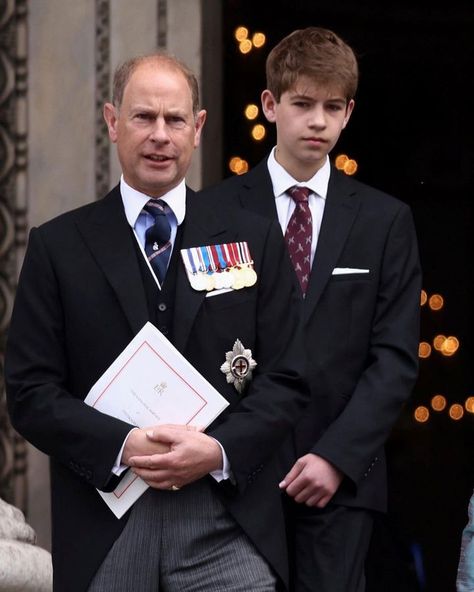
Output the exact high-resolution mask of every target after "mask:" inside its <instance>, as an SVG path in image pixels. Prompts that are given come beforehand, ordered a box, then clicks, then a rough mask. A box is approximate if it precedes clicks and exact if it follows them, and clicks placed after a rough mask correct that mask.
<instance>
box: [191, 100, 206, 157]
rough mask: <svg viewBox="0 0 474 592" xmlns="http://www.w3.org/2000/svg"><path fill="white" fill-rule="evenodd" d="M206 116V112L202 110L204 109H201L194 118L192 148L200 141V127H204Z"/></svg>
mask: <svg viewBox="0 0 474 592" xmlns="http://www.w3.org/2000/svg"><path fill="white" fill-rule="evenodd" d="M206 117H207V112H206V111H204V109H201V111H199V113H198V114H197V115H196V117H195V118H194V148H197V147H198V146H199V143H200V141H201V133H202V128H203V127H204V123H205V121H206Z"/></svg>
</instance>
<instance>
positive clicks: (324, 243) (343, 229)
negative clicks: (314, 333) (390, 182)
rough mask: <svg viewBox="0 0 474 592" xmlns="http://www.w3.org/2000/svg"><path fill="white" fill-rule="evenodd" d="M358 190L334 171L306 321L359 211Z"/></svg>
mask: <svg viewBox="0 0 474 592" xmlns="http://www.w3.org/2000/svg"><path fill="white" fill-rule="evenodd" d="M359 206H360V203H359V199H358V197H357V195H356V192H355V190H354V186H353V185H352V184H351V183H349V182H348V180H347V179H346V178H345V177H344V176H343V175H342V173H339V172H338V171H335V170H334V169H332V170H331V177H330V180H329V186H328V194H327V197H326V205H325V207H324V215H323V220H322V224H321V232H320V235H319V238H318V246H317V249H316V254H315V256H314V261H313V267H312V270H311V276H310V280H309V285H308V290H307V292H306V298H305V306H304V317H305V321H306V320H308V319H309V317H310V315H311V314H312V312H313V311H314V309H315V307H316V305H317V303H318V301H319V298H320V297H321V294H322V293H323V291H324V288H325V286H326V284H327V282H328V281H329V279H330V278H331V275H332V272H333V269H334V267H335V266H336V264H337V261H338V259H339V256H340V254H341V251H342V249H343V247H344V244H345V242H346V240H347V237H348V235H349V232H350V229H351V227H352V224H353V222H354V219H355V217H356V215H357V212H358V210H359Z"/></svg>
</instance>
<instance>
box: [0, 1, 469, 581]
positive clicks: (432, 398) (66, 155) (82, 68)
mask: <svg viewBox="0 0 474 592" xmlns="http://www.w3.org/2000/svg"><path fill="white" fill-rule="evenodd" d="M310 25H314V26H323V27H327V28H330V29H333V30H334V31H335V32H337V33H338V34H339V35H340V36H341V37H343V38H344V39H345V40H346V41H347V42H348V43H349V44H350V45H351V46H352V47H353V48H354V50H355V51H356V54H357V56H358V58H359V64H360V72H361V76H360V85H359V90H358V93H357V96H356V107H355V111H354V113H353V115H352V118H351V121H350V124H349V126H348V128H347V130H345V131H344V132H343V135H342V137H341V139H340V141H339V144H338V145H337V146H336V148H335V150H334V152H333V154H332V158H333V160H334V161H335V162H336V163H337V166H338V167H340V168H341V170H344V172H346V174H352V175H354V176H355V177H356V178H357V179H359V180H361V181H363V182H365V183H368V184H370V185H373V186H376V187H378V188H380V189H382V190H384V191H386V192H388V193H391V194H393V195H395V196H397V197H399V198H400V199H402V200H404V201H405V202H407V203H408V204H409V205H410V206H411V208H412V210H413V213H414V217H415V223H416V226H417V232H418V238H419V245H420V253H421V260H422V266H423V274H424V281H423V288H424V291H423V293H422V295H421V298H420V306H421V307H422V311H421V312H422V314H421V317H422V325H421V343H420V352H419V353H420V377H419V380H418V383H417V385H416V388H415V391H414V394H413V396H412V398H411V399H410V400H409V402H408V403H407V404H406V406H405V409H404V411H403V413H402V415H401V417H400V420H399V422H398V424H397V425H396V427H395V429H394V430H393V433H392V436H391V438H390V440H389V442H388V453H389V460H390V467H389V488H390V489H389V491H390V500H389V502H390V510H389V513H388V514H387V515H386V516H380V517H379V518H378V520H377V522H376V528H375V532H374V537H373V544H372V548H371V553H370V557H369V563H368V581H369V590H370V592H376V591H377V592H378V591H380V590H381V589H383V590H385V591H386V592H392V591H393V592H412V591H413V592H415V591H416V592H454V590H455V586H454V582H455V576H456V568H457V561H458V557H459V545H460V537H461V531H462V528H463V527H464V525H465V524H466V521H467V505H468V501H469V497H470V495H471V493H472V490H473V487H474V454H473V451H474V380H473V364H472V360H473V345H474V344H473V339H474V337H473V328H474V327H473V303H474V298H473V296H474V293H473V287H472V286H473V283H474V282H473V281H472V280H473V279H474V278H473V274H474V271H473V265H472V255H473V246H474V245H473V241H474V239H473V232H472V230H473V197H474V196H473V187H474V178H473V177H474V174H473V171H474V165H473V163H474V142H473V132H474V130H473V124H472V114H471V109H472V96H473V93H472V90H473V81H472V79H473V73H474V36H473V33H474V5H473V4H472V1H471V0H469V1H467V0H466V1H461V0H453V1H452V2H450V3H449V4H444V5H443V6H442V7H435V6H433V5H432V4H431V3H430V2H428V1H426V0H417V1H416V2H401V1H399V2H394V1H393V0H386V1H385V2H384V3H380V2H376V1H375V0H363V1H361V2H357V3H356V2H349V1H348V0H333V1H332V2H330V3H328V2H324V3H323V2H318V1H316V0H291V1H285V0H272V1H267V0H259V1H258V2H255V1H251V0H222V1H219V0H137V1H136V2H133V3H130V2H127V1H126V0H30V1H29V2H28V1H27V0H17V1H14V0H0V109H1V110H0V360H1V356H2V355H3V351H4V344H5V339H6V333H7V327H8V319H9V315H10V310H11V304H12V301H13V297H14V290H15V283H16V278H17V273H18V269H19V267H20V265H21V260H22V256H23V252H24V246H25V242H26V236H27V232H28V229H29V227H31V226H32V225H34V224H38V223H40V222H42V221H43V220H45V219H47V218H50V217H52V216H53V215H55V214H57V213H59V212H61V211H64V210H67V209H70V208H71V207H75V206H76V205H81V204H82V203H85V202H87V201H91V200H93V199H96V198H99V197H100V196H102V195H103V194H104V193H105V191H106V190H107V189H108V188H109V187H111V186H112V185H114V184H115V183H116V182H117V180H118V176H119V169H118V166H117V162H116V159H115V154H114V150H113V149H112V150H111V149H110V147H109V145H108V141H107V138H106V135H105V127H104V125H103V123H102V120H101V105H102V103H103V102H104V101H105V100H107V99H108V98H109V92H110V80H111V76H112V74H113V69H114V68H115V66H116V65H117V64H118V63H119V62H120V61H121V60H123V59H125V58H126V57H128V56H129V55H131V54H135V53H140V52H144V51H150V50H152V49H153V48H156V47H165V48H168V49H170V50H171V51H173V52H174V53H176V54H177V55H178V56H179V57H181V58H183V59H184V60H185V61H187V62H188V63H189V65H190V66H191V67H192V68H193V69H194V70H195V71H196V72H197V74H198V76H199V78H200V81H201V89H202V97H203V106H204V107H205V108H207V109H208V111H209V121H208V124H207V128H206V130H205V134H204V139H203V146H202V147H201V149H200V150H199V152H198V153H197V154H196V158H195V162H194V165H193V169H192V171H191V174H190V177H189V179H188V181H189V183H190V185H191V186H193V187H194V188H196V189H197V188H199V187H201V186H205V185H209V184H211V183H214V182H217V181H219V180H220V179H222V178H224V177H227V176H230V175H233V174H240V173H242V172H245V171H246V170H248V169H249V168H252V167H253V166H254V165H256V164H257V163H258V162H259V161H260V160H261V159H262V158H263V157H264V156H265V155H266V154H267V153H268V152H269V150H270V149H271V147H272V146H273V145H274V142H275V135H274V130H273V128H272V126H270V125H268V124H267V122H266V120H265V118H264V117H263V114H262V112H261V110H260V94H261V92H262V90H263V89H264V88H265V75H264V72H265V59H266V56H267V54H268V52H269V50H270V49H271V48H272V47H273V46H274V45H275V44H276V43H277V42H278V41H279V40H280V39H281V38H282V37H284V36H285V35H287V34H288V33H290V32H291V31H292V30H294V29H296V28H304V27H306V26H310ZM336 159H337V160H336ZM65 188H67V190H65ZM323 338H324V337H323ZM0 378H1V376H0ZM0 387H2V385H0ZM0 496H1V497H3V498H5V499H7V500H8V501H10V502H14V503H15V504H16V505H18V506H19V507H21V508H22V509H24V510H25V511H26V513H27V516H28V517H29V519H30V521H31V522H32V523H33V525H34V526H35V527H36V529H37V530H38V531H39V536H40V541H41V542H42V544H43V545H44V546H45V547H47V546H48V544H49V543H48V541H49V531H48V520H49V519H48V484H47V462H46V459H45V458H43V457H42V455H41V454H40V453H38V452H37V451H35V450H34V449H32V448H31V447H29V446H26V445H25V443H24V442H22V441H21V439H19V438H18V437H17V436H16V435H15V434H14V433H13V432H12V430H11V428H10V426H9V424H8V419H7V416H6V412H5V407H4V402H2V403H1V404H0Z"/></svg>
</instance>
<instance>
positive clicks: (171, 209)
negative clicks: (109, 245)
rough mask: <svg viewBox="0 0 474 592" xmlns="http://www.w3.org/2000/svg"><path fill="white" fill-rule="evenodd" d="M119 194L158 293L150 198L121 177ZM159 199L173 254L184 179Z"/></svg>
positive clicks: (118, 467)
mask: <svg viewBox="0 0 474 592" xmlns="http://www.w3.org/2000/svg"><path fill="white" fill-rule="evenodd" d="M120 193H121V195H122V202H123V207H124V209H125V216H126V218H127V222H128V223H129V224H130V226H131V228H132V229H133V233H134V235H135V238H136V239H137V242H138V244H139V246H140V250H141V251H142V253H143V257H144V259H145V261H146V262H147V264H148V267H149V268H150V271H151V273H152V276H153V277H154V279H155V281H156V283H157V285H158V287H159V288H160V289H161V286H160V282H159V281H158V278H157V277H156V275H155V272H154V271H153V268H152V267H151V265H150V263H149V261H148V257H147V256H146V253H145V233H146V231H147V230H148V228H149V227H150V226H152V225H153V224H154V222H155V220H154V218H153V216H152V215H151V214H149V213H148V212H145V211H144V210H143V207H144V206H145V205H146V203H147V202H148V201H149V200H150V199H151V198H150V196H148V195H145V194H144V193H140V191H137V190H136V189H133V187H130V185H128V183H127V182H126V181H125V179H124V178H123V175H122V177H121V178H120ZM160 199H161V200H163V201H164V202H165V203H166V206H167V207H166V210H165V211H166V215H167V218H168V222H169V223H170V228H171V236H170V241H171V252H173V248H174V242H175V239H176V233H177V231H178V226H179V225H180V224H182V222H183V220H184V216H185V215H186V183H185V181H184V179H183V180H182V181H181V183H180V184H179V185H177V186H176V187H174V188H173V189H171V191H169V192H168V193H166V194H165V195H163V196H162V197H160ZM170 260H171V257H170ZM133 429H137V428H133ZM133 429H132V430H130V432H129V433H128V435H127V437H126V438H125V440H124V442H123V444H122V447H121V449H120V452H119V454H118V455H117V458H116V460H115V464H114V466H113V468H112V473H113V474H115V475H121V474H122V473H123V472H124V471H125V470H126V469H127V468H128V467H127V466H126V465H124V464H122V463H121V460H122V454H123V449H124V447H125V444H126V442H127V439H128V436H129V435H130V434H131V432H132V431H133ZM214 440H215V438H214ZM215 441H216V442H217V443H218V444H219V447H220V449H221V452H222V469H218V470H216V471H212V472H211V473H210V475H211V476H212V477H214V479H215V480H216V481H222V480H223V479H228V478H229V477H230V476H231V470H230V463H229V459H228V458H227V455H226V453H225V451H224V448H223V447H222V445H221V443H220V442H218V441H217V440H215Z"/></svg>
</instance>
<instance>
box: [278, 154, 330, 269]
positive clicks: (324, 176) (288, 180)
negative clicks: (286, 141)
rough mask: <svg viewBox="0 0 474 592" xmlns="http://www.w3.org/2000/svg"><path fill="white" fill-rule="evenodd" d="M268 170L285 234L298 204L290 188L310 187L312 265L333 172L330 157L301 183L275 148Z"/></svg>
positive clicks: (279, 218) (279, 219)
mask: <svg viewBox="0 0 474 592" xmlns="http://www.w3.org/2000/svg"><path fill="white" fill-rule="evenodd" d="M267 166H268V172H269V173H270V178H271V180H272V185H273V194H274V195H275V205H276V209H277V213H278V221H279V222H280V226H281V229H282V231H283V234H285V232H286V227H287V226H288V222H289V221H290V218H291V215H292V214H293V212H294V209H295V207H296V204H295V202H294V200H293V199H292V198H291V197H290V195H289V194H288V193H286V192H287V191H288V189H290V187H293V186H294V185H298V186H300V187H308V188H309V189H310V190H311V193H310V195H309V198H308V205H309V209H310V211H311V216H312V218H313V237H312V240H311V265H313V260H314V254H315V252H316V246H317V244H318V237H319V231H320V230H321V222H322V220H323V214H324V206H325V204H326V197H327V193H328V184H329V176H330V174H331V165H330V164H329V158H328V157H326V162H325V163H324V165H323V166H322V167H321V168H320V169H319V170H318V171H317V172H316V174H315V175H314V176H313V177H311V179H309V180H308V181H305V182H304V183H300V182H299V181H297V180H296V179H294V178H293V177H292V176H291V175H290V174H289V173H288V172H287V171H286V170H285V169H284V168H283V167H282V166H281V164H279V163H278V162H277V161H276V159H275V148H273V150H272V151H271V152H270V156H269V157H268V160H267Z"/></svg>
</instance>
